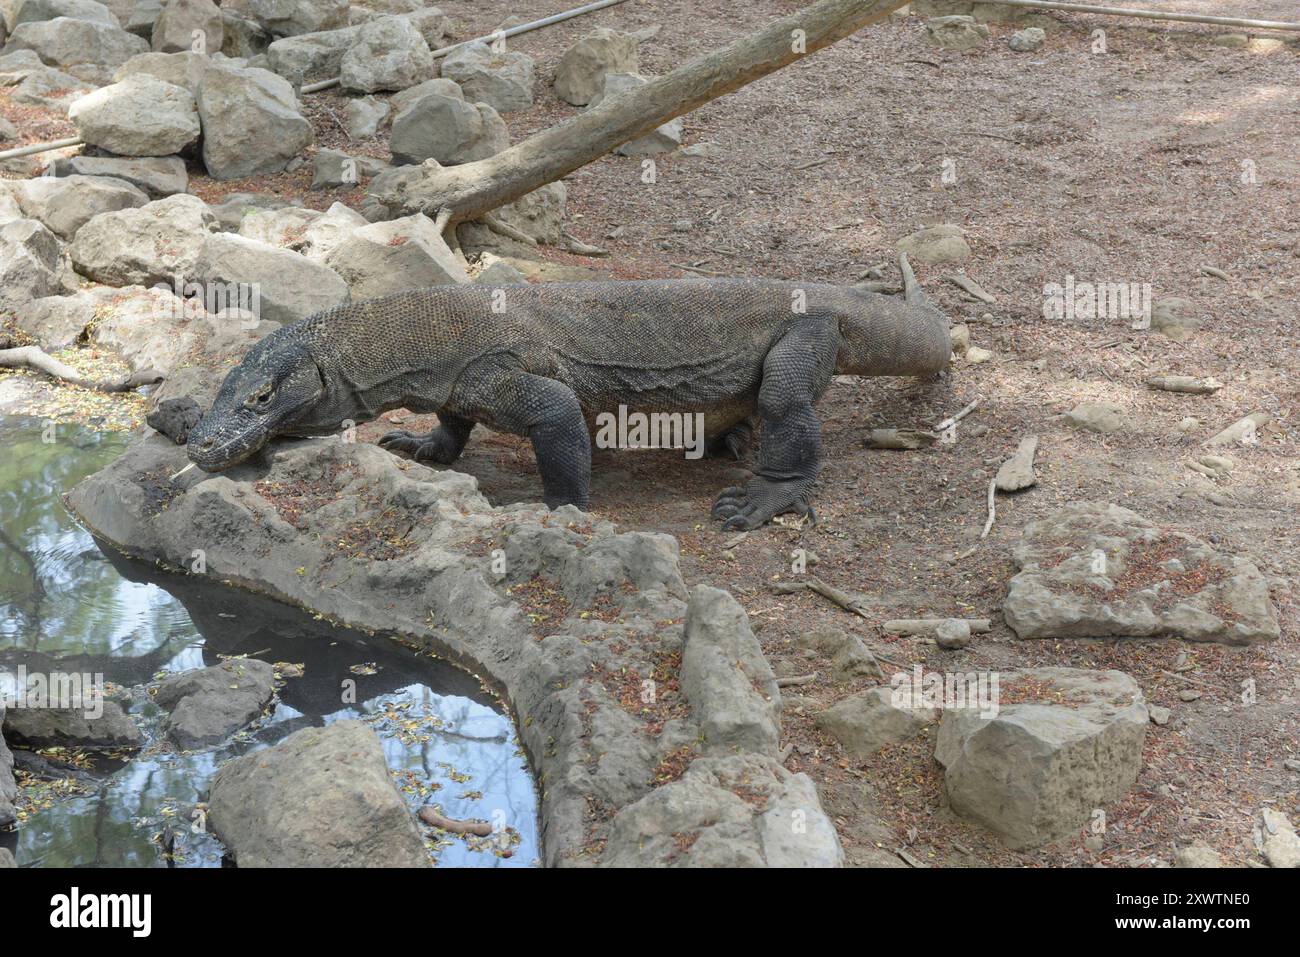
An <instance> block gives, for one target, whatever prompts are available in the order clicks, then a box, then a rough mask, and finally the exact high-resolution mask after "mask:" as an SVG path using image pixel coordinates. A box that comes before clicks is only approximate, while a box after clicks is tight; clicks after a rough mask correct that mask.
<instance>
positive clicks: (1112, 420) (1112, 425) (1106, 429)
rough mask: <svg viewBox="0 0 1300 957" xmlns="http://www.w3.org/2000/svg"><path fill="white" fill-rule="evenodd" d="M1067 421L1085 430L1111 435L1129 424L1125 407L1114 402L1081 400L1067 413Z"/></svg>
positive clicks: (1070, 424) (1072, 425) (1074, 426)
mask: <svg viewBox="0 0 1300 957" xmlns="http://www.w3.org/2000/svg"><path fill="white" fill-rule="evenodd" d="M1065 422H1066V424H1067V425H1069V426H1071V427H1072V428H1076V429H1081V430H1083V431H1085V432H1100V433H1101V434H1103V435H1109V434H1110V433H1112V432H1119V431H1121V430H1123V429H1125V428H1128V426H1129V420H1128V416H1127V415H1126V414H1125V412H1124V407H1123V406H1121V405H1118V404H1116V403H1114V402H1107V401H1104V400H1103V401H1100V402H1080V403H1079V404H1078V405H1076V406H1075V407H1074V408H1073V409H1071V410H1070V411H1069V412H1067V413H1065Z"/></svg>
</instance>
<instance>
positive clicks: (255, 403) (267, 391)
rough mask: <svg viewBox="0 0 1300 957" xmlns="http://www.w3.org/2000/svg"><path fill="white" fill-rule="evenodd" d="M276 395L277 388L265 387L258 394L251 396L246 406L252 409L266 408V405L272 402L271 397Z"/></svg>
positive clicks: (246, 401)
mask: <svg viewBox="0 0 1300 957" xmlns="http://www.w3.org/2000/svg"><path fill="white" fill-rule="evenodd" d="M274 393H275V386H272V385H264V386H263V387H262V388H260V389H258V390H257V391H256V392H254V393H252V394H250V395H249V397H248V398H247V399H245V400H244V405H245V406H246V407H248V408H250V409H260V408H265V406H266V403H268V402H270V401H271V396H272V395H273V394H274Z"/></svg>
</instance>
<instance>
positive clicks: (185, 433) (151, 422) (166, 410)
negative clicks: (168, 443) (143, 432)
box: [145, 395, 203, 445]
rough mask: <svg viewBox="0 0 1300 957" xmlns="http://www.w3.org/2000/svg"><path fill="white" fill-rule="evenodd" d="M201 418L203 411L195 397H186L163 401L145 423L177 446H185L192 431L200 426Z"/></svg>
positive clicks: (146, 418) (147, 417)
mask: <svg viewBox="0 0 1300 957" xmlns="http://www.w3.org/2000/svg"><path fill="white" fill-rule="evenodd" d="M201 418H203V410H202V409H200V408H199V404H198V403H197V402H195V401H194V397H193V396H188V395H186V396H181V397H180V398H177V399H163V400H162V401H161V402H159V403H158V405H157V406H156V407H155V408H154V409H153V410H152V411H151V412H150V413H149V414H148V415H147V416H146V417H145V423H146V424H147V425H148V426H149V428H151V429H154V430H155V431H157V432H161V433H162V434H163V435H165V436H167V438H169V439H171V440H172V441H173V442H175V443H176V444H177V445H184V444H185V440H186V439H188V438H189V435H190V430H191V429H193V428H194V426H196V425H198V424H199V419H201Z"/></svg>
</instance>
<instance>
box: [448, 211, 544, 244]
mask: <svg viewBox="0 0 1300 957" xmlns="http://www.w3.org/2000/svg"><path fill="white" fill-rule="evenodd" d="M444 213H445V214H446V218H447V219H448V220H450V219H451V216H452V213H451V210H450V209H448V208H447V207H446V206H444V207H443V208H442V209H441V210H439V211H438V216H439V217H442V216H443V214H444ZM479 219H481V220H482V222H483V225H484V226H486V227H487V228H488V229H490V230H492V232H494V233H497V234H498V235H501V236H505V237H506V238H507V239H513V240H515V241H516V242H520V243H524V244H525V245H527V246H536V245H537V240H535V239H533V237H532V236H529V235H528V234H527V233H524V232H520V231H519V230H517V229H515V228H514V227H513V226H511V225H510V224H509V223H507V222H505V221H504V220H502V219H500V218H498V217H497V216H494V215H493V214H492V213H484V214H483V215H482V216H480V217H479Z"/></svg>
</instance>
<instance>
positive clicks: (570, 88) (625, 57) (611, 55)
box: [555, 27, 641, 106]
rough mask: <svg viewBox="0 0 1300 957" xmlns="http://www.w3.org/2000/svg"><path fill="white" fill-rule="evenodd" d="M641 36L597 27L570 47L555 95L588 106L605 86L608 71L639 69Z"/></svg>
mask: <svg viewBox="0 0 1300 957" xmlns="http://www.w3.org/2000/svg"><path fill="white" fill-rule="evenodd" d="M639 72H641V71H640V64H639V62H638V59H637V38H636V37H635V36H633V35H632V34H630V33H619V32H618V31H616V30H611V29H609V28H607V27H597V28H596V29H595V30H593V31H592V32H591V33H589V34H587V35H586V36H585V37H583V38H582V39H581V40H579V41H578V42H577V43H575V44H573V45H572V46H571V47H569V49H568V50H566V51H565V52H564V56H563V57H561V58H560V63H559V66H557V67H556V69H555V95H556V96H558V97H559V98H560V99H562V100H564V101H565V102H566V103H572V104H573V105H574V106H586V105H587V104H588V103H590V102H591V101H592V100H593V99H595V97H596V95H597V94H598V93H600V91H601V90H602V89H604V86H605V74H607V73H639Z"/></svg>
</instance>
